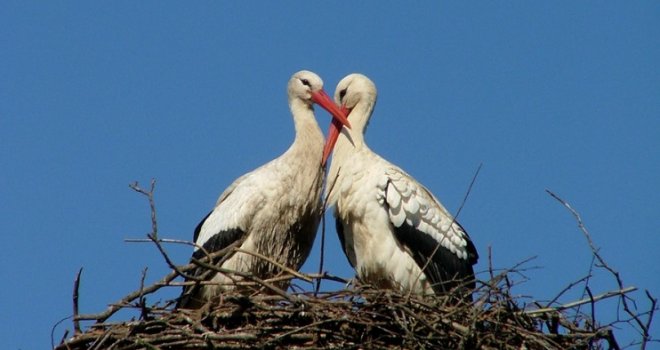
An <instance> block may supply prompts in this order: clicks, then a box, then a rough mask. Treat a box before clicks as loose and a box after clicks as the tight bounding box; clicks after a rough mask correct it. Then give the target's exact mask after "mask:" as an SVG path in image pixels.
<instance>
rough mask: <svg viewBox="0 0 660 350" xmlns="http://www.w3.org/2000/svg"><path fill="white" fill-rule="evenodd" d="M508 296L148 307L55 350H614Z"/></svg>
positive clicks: (298, 298)
mask: <svg viewBox="0 0 660 350" xmlns="http://www.w3.org/2000/svg"><path fill="white" fill-rule="evenodd" d="M503 285H506V284H503ZM500 287H502V286H497V285H490V284H484V285H483V286H482V287H481V288H480V291H479V292H478V293H477V294H476V295H477V298H476V300H475V302H474V303H465V302H456V298H453V297H452V296H451V295H449V296H441V297H433V298H425V299H421V298H419V297H415V296H408V295H402V294H400V293H396V292H393V291H386V290H376V289H372V288H369V287H368V286H361V287H356V288H353V289H344V290H339V291H335V292H324V293H318V294H317V295H314V294H313V293H311V292H299V293H293V292H291V293H287V297H284V296H281V295H268V294H265V293H254V294H252V295H245V294H236V293H234V294H227V295H224V296H223V297H222V298H221V299H220V300H216V301H214V302H212V303H209V304H207V305H206V306H205V307H204V308H202V309H200V310H196V311H192V310H172V309H171V308H168V307H158V306H151V307H147V306H146V305H144V304H143V300H142V302H141V301H137V302H135V303H132V304H130V305H126V307H132V308H136V309H138V310H139V311H140V314H141V315H140V317H139V318H137V319H134V320H131V321H126V322H118V323H97V324H94V325H93V326H91V327H90V328H89V329H88V330H86V331H85V332H83V333H80V334H76V335H75V336H74V337H72V338H70V339H68V340H65V341H63V342H62V343H61V344H60V345H59V346H57V347H56V349H117V350H128V349H234V348H254V347H256V348H265V349H268V348H271V349H279V348H296V349H318V348H341V349H376V348H406V349H408V348H418V349H530V350H531V349H588V348H599V347H600V346H599V345H598V344H600V343H609V344H610V345H612V344H615V342H614V338H613V335H612V333H611V331H610V330H609V328H594V327H593V325H591V324H590V323H589V322H580V321H579V318H578V319H577V320H578V321H577V322H575V321H571V322H568V316H569V313H568V312H566V311H564V312H559V311H556V312H554V311H553V312H549V313H541V314H538V315H530V314H529V313H526V312H524V311H523V310H521V308H520V307H519V306H518V305H517V303H516V300H515V299H514V298H512V297H511V296H510V295H509V293H508V288H507V289H502V288H500ZM580 324H582V325H580Z"/></svg>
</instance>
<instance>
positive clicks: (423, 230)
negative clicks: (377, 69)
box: [323, 74, 478, 299]
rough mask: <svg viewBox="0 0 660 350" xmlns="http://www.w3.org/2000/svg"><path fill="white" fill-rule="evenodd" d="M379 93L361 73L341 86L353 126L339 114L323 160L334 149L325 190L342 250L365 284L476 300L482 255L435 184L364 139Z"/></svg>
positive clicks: (339, 92) (338, 99) (337, 97)
mask: <svg viewBox="0 0 660 350" xmlns="http://www.w3.org/2000/svg"><path fill="white" fill-rule="evenodd" d="M376 97H377V92H376V86H375V85H374V83H373V82H372V81H371V80H369V78H367V77H366V76H364V75H361V74H351V75H348V76H347V77H345V78H344V79H342V80H341V81H340V82H339V84H338V85H337V90H336V92H335V101H336V102H337V103H338V104H341V106H342V109H343V111H344V113H348V120H349V121H350V122H351V125H352V127H351V128H350V129H348V128H343V129H342V125H341V123H339V121H338V119H335V120H333V122H332V124H331V126H330V131H329V135H328V140H327V142H326V146H325V149H324V152H323V159H324V161H325V160H326V159H327V157H328V156H329V155H330V153H331V152H332V150H333V147H334V153H333V159H332V164H331V166H330V171H329V173H328V180H327V181H328V184H327V185H326V192H328V193H326V196H327V197H328V205H329V206H332V205H334V206H335V211H334V215H335V218H336V226H337V233H338V235H339V239H340V241H341V244H342V248H343V250H344V253H345V254H346V257H347V258H348V260H349V262H350V263H351V265H352V266H353V268H355V270H356V273H357V277H358V279H359V280H361V281H363V282H366V283H369V284H372V285H375V286H377V287H380V288H389V289H397V290H400V291H404V292H412V293H416V294H421V295H433V294H436V295H437V294H444V293H447V292H448V291H450V290H452V289H453V288H456V287H461V288H465V289H464V291H465V297H466V298H468V299H470V298H471V293H470V292H469V290H471V289H474V286H475V282H474V271H473V268H472V265H474V264H475V263H476V262H477V259H478V255H477V251H476V249H475V246H474V245H473V244H472V242H471V241H470V237H469V236H468V234H467V233H466V232H465V230H464V229H463V227H461V225H459V223H458V222H457V221H456V220H455V219H454V217H452V215H451V214H450V213H449V212H448V211H447V209H445V207H444V206H443V205H442V204H441V203H440V201H438V200H437V199H436V198H435V197H434V196H433V194H431V192H430V191H429V190H427V189H426V188H425V187H424V186H422V185H421V184H420V183H418V182H417V181H416V180H415V179H413V178H412V177H411V176H410V175H408V174H407V173H406V172H404V171H403V170H401V169H400V168H399V167H397V166H395V165H393V164H391V163H390V162H388V161H386V160H385V159H383V158H381V157H380V156H378V155H377V154H376V153H374V152H372V151H371V150H370V149H369V147H368V146H367V145H366V143H365V142H364V132H365V129H366V127H367V124H368V122H369V118H370V117H371V114H372V112H373V110H374V106H375V104H376ZM335 142H336V145H335Z"/></svg>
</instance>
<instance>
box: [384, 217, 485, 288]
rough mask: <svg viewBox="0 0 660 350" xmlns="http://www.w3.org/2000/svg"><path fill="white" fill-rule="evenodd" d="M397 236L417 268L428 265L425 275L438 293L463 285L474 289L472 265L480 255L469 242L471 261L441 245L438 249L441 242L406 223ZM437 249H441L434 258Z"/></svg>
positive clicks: (397, 232)
mask: <svg viewBox="0 0 660 350" xmlns="http://www.w3.org/2000/svg"><path fill="white" fill-rule="evenodd" d="M394 234H395V237H396V239H397V240H399V242H401V243H402V244H403V245H404V246H406V247H408V248H409V249H410V252H411V253H412V256H413V258H414V259H415V262H416V263H417V265H419V266H420V267H423V266H424V265H426V269H425V270H424V273H425V274H426V276H427V277H428V278H429V280H430V281H431V283H432V286H433V290H434V291H435V292H436V293H438V294H442V293H446V292H448V291H450V290H451V289H453V288H456V287H457V286H460V285H465V286H466V287H467V288H470V289H474V287H475V282H474V270H473V269H472V265H473V264H474V263H475V262H476V256H477V252H476V249H475V247H474V245H473V244H472V242H471V241H470V240H469V239H468V240H467V241H468V245H467V250H468V259H461V258H459V257H458V256H456V254H454V253H452V252H451V251H450V250H449V249H447V248H445V247H443V246H442V245H440V246H438V241H436V240H435V239H434V238H433V237H432V236H431V235H429V234H427V233H425V232H422V231H420V230H418V229H416V228H415V227H413V226H411V225H409V224H408V223H406V222H404V223H403V224H402V225H401V227H398V228H397V227H394ZM436 246H437V247H438V249H437V251H436V252H435V254H434V253H433V252H434V250H435V249H436ZM429 259H430V261H429ZM427 262H428V264H427Z"/></svg>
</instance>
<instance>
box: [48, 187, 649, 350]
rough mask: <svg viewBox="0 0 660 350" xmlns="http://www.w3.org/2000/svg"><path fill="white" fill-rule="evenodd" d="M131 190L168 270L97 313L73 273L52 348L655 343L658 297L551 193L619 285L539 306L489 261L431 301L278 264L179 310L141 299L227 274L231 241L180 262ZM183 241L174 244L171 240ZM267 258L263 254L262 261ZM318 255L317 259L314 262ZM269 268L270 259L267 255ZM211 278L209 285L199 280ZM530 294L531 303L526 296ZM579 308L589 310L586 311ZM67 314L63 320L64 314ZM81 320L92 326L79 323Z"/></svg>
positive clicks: (118, 349) (125, 349) (513, 346)
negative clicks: (603, 311) (610, 261)
mask: <svg viewBox="0 0 660 350" xmlns="http://www.w3.org/2000/svg"><path fill="white" fill-rule="evenodd" d="M134 189H135V190H136V191H138V192H140V193H143V194H145V195H147V196H148V197H149V202H150V204H151V212H152V229H153V231H152V232H151V233H150V234H148V240H143V241H148V242H153V243H154V244H155V245H156V247H157V248H158V250H159V251H160V252H161V254H162V256H163V257H164V260H165V261H166V263H167V264H168V266H169V267H170V268H171V269H172V271H171V273H169V274H168V275H166V276H164V277H163V278H162V279H161V280H160V281H158V282H156V283H154V284H153V285H149V286H145V285H144V279H145V278H144V274H143V278H142V281H141V284H140V287H139V289H138V290H136V291H134V292H132V293H130V294H128V295H126V297H124V298H123V299H122V300H120V301H119V302H116V303H113V304H111V305H110V306H109V307H108V308H107V309H106V310H105V311H103V312H101V313H98V314H91V315H85V314H80V313H79V312H78V289H79V282H80V273H79V274H78V276H77V277H76V279H75V282H74V292H73V316H72V318H73V335H72V336H70V333H69V332H68V331H66V332H65V334H64V336H63V337H62V340H61V341H60V344H59V345H57V346H54V347H55V348H56V349H57V350H64V349H68V350H76V349H115V350H129V349H234V348H265V349H280V348H295V349H318V348H341V349H378V348H405V349H409V348H418V349H516V350H518V349H530V350H531V349H619V348H620V347H619V344H618V343H617V341H616V339H615V336H614V333H613V331H612V329H613V328H616V327H617V326H628V327H632V328H634V329H635V330H637V331H638V332H639V334H640V336H641V341H639V342H638V343H637V344H639V345H640V347H641V348H642V349H643V348H645V346H646V345H647V343H648V342H652V341H653V339H651V336H650V325H651V321H652V319H653V314H654V311H655V310H657V300H656V299H654V298H653V297H652V296H651V294H650V293H649V292H648V291H647V292H646V296H647V297H648V299H649V301H650V307H649V309H648V311H644V312H640V311H638V310H637V306H636V305H634V306H630V304H631V303H632V304H634V301H633V300H632V299H630V298H629V297H628V296H627V295H626V294H627V293H629V292H632V291H634V290H635V289H636V288H634V287H627V288H626V287H624V285H623V282H622V281H621V279H620V277H619V275H618V273H617V272H616V271H614V270H613V269H611V268H610V267H609V266H608V265H607V264H606V263H605V261H604V260H602V258H601V256H600V255H599V254H598V251H597V249H595V247H594V246H593V242H592V241H591V239H590V236H589V235H588V232H587V231H586V229H584V225H582V222H581V219H580V218H579V215H577V213H576V212H575V211H573V209H572V208H571V207H570V206H569V205H568V203H566V202H563V201H562V200H561V199H559V198H558V197H556V196H555V195H554V194H552V193H551V195H552V196H553V197H555V198H556V199H558V200H559V201H560V202H562V204H564V205H565V206H566V207H567V208H568V209H569V210H571V212H572V213H573V214H574V215H575V216H576V219H577V221H578V224H579V226H580V228H581V229H582V231H583V232H584V233H585V235H586V236H587V238H588V239H589V244H590V246H591V247H592V251H593V254H594V258H595V259H596V260H597V261H599V262H600V267H601V268H604V269H605V270H607V271H608V272H609V273H611V274H612V275H613V276H614V277H615V280H616V281H617V284H618V286H619V288H618V289H617V290H615V291H611V292H607V293H603V294H600V295H594V294H592V293H591V290H590V289H589V286H588V279H587V282H585V281H583V280H581V281H577V282H574V283H571V284H570V285H569V286H567V287H566V288H564V290H562V291H561V292H560V293H559V295H558V296H557V297H556V298H555V299H553V300H551V301H550V302H546V303H543V304H541V303H536V302H533V303H529V302H527V303H526V302H525V301H524V300H523V298H521V297H515V296H513V295H512V293H511V288H512V285H513V284H514V283H513V282H512V281H511V278H510V276H511V275H512V274H519V273H520V272H521V271H520V270H519V267H520V265H518V266H516V267H514V268H512V269H509V270H505V271H500V272H499V273H497V274H496V273H495V272H494V269H493V268H492V264H491V263H490V261H491V258H490V252H489V257H488V258H489V260H488V261H489V276H488V277H489V279H488V281H486V282H484V281H478V287H477V290H475V291H474V294H473V301H465V298H463V296H461V295H459V294H458V293H461V292H460V291H457V292H456V294H455V295H454V294H451V293H450V294H448V295H443V296H434V297H420V296H416V295H407V294H402V293H399V292H395V291H388V290H378V289H373V288H371V287H369V286H365V285H353V286H352V287H346V286H347V281H345V280H343V279H341V278H338V277H336V276H331V275H329V274H327V273H323V274H317V275H310V274H303V273H299V272H296V271H292V270H290V269H287V268H286V267H282V266H280V267H281V270H282V275H281V276H278V277H276V278H274V279H270V280H262V279H259V278H257V277H254V276H251V275H249V274H245V273H240V274H239V273H237V274H236V275H235V277H236V280H237V281H238V280H240V282H238V283H239V284H240V287H241V288H240V290H241V292H240V293H238V292H227V293H225V294H224V295H222V296H221V297H220V298H219V299H217V300H212V301H211V302H209V303H207V304H206V305H205V306H204V307H203V308H201V309H199V310H177V309H175V308H174V307H173V305H174V304H175V301H167V302H165V303H156V304H149V303H148V302H147V299H146V296H147V295H150V294H152V293H155V292H157V291H158V290H160V289H161V288H165V287H172V286H176V287H177V288H179V287H180V286H182V285H184V284H191V283H201V282H200V281H188V282H183V283H182V282H176V280H177V279H178V278H179V277H181V276H184V277H189V275H188V272H189V271H192V270H193V269H196V268H198V267H204V268H207V269H209V270H210V272H214V271H213V270H214V269H215V272H221V273H225V274H228V273H231V272H230V271H226V270H221V269H218V268H217V267H215V266H216V265H215V264H212V263H209V262H214V261H217V259H222V258H223V257H224V256H227V255H228V254H231V253H233V252H235V251H238V250H239V249H238V248H237V247H238V246H239V245H240V242H237V243H235V244H233V245H231V246H229V247H227V248H225V249H223V250H222V251H218V252H214V253H212V254H210V255H208V256H206V257H205V258H203V259H200V260H194V259H193V261H192V262H191V263H190V264H188V265H186V266H177V265H175V264H173V262H172V261H171V260H170V258H169V257H168V255H167V253H166V252H165V249H164V248H163V246H162V244H163V243H164V242H168V240H163V239H159V238H158V236H157V224H156V215H155V206H154V202H153V182H152V188H151V191H144V190H142V189H140V188H139V187H137V184H136V185H134ZM177 243H181V242H177ZM261 258H264V259H268V258H267V257H261ZM322 261H323V260H322V259H321V262H322ZM270 262H271V263H274V264H276V263H275V262H272V261H270ZM282 279H290V280H291V282H292V284H291V285H292V287H291V288H290V289H289V290H288V291H285V290H281V289H279V288H278V287H277V286H276V285H277V283H274V282H276V281H281V280H282ZM330 281H334V282H340V283H341V284H340V285H339V286H340V287H339V288H338V290H335V291H320V290H321V289H320V288H319V286H320V283H321V282H324V283H330ZM206 283H208V282H206ZM301 283H309V284H310V285H314V284H316V288H307V289H308V290H309V289H314V290H315V291H305V290H303V289H302V288H300V284H301ZM580 283H582V284H583V285H584V289H583V291H584V293H583V294H584V295H585V298H584V299H582V300H577V301H575V302H571V303H568V304H559V303H558V302H557V299H558V298H559V296H561V295H562V294H563V293H564V292H566V291H567V290H569V289H571V288H573V287H575V286H576V285H578V284H580ZM459 289H460V288H459ZM606 298H618V301H619V304H620V305H621V307H622V309H623V310H622V313H623V314H625V315H626V316H627V317H625V318H622V319H617V321H614V322H610V323H607V324H601V322H598V320H596V319H595V316H594V314H595V312H594V310H595V309H596V306H597V304H598V303H599V302H600V301H602V300H603V299H606ZM527 300H528V299H527ZM122 309H133V310H134V311H135V313H134V315H135V316H134V317H133V318H132V319H131V320H127V321H112V322H109V321H108V319H109V318H110V317H111V316H113V315H114V314H115V313H116V312H117V311H119V310H122ZM585 310H586V311H585ZM67 319H68V318H67ZM82 321H87V322H89V321H92V322H93V324H91V325H89V326H88V327H86V329H85V330H83V329H82V327H81V325H80V323H81V322H82Z"/></svg>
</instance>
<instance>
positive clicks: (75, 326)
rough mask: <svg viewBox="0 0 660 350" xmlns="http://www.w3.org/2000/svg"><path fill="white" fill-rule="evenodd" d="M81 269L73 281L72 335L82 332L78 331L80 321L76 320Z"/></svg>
mask: <svg viewBox="0 0 660 350" xmlns="http://www.w3.org/2000/svg"><path fill="white" fill-rule="evenodd" d="M82 270H83V269H82V267H81V268H80V270H78V273H77V274H76V279H75V280H74V281H73V334H74V335H78V334H81V333H82V330H81V329H80V321H79V320H78V319H77V317H78V313H79V312H78V296H79V295H80V294H79V292H78V291H79V289H80V275H81V274H82Z"/></svg>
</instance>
